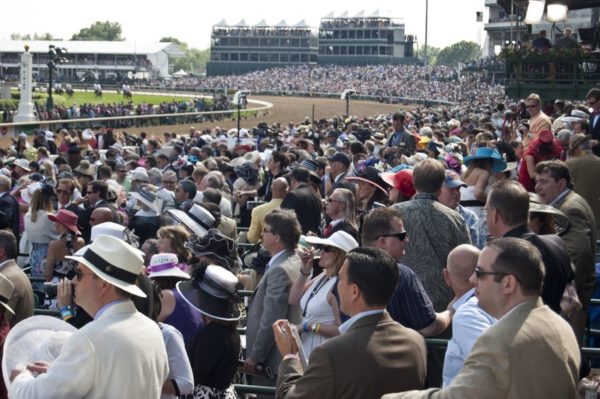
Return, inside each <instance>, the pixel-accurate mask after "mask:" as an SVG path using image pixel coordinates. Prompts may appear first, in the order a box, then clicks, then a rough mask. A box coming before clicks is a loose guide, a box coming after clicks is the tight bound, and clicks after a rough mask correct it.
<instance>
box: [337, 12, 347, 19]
mask: <svg viewBox="0 0 600 399" xmlns="http://www.w3.org/2000/svg"><path fill="white" fill-rule="evenodd" d="M338 18H348V11H344V12H343V13H341V14H340V15H338Z"/></svg>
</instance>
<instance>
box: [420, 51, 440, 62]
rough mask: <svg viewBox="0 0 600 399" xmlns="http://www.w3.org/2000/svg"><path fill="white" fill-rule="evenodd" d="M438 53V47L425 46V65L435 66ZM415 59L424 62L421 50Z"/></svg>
mask: <svg viewBox="0 0 600 399" xmlns="http://www.w3.org/2000/svg"><path fill="white" fill-rule="evenodd" d="M439 53H440V48H439V47H433V46H427V65H435V64H436V62H437V57H438V54H439ZM417 58H419V59H420V60H421V61H423V62H425V53H424V51H423V48H421V51H419V56H418V57H417Z"/></svg>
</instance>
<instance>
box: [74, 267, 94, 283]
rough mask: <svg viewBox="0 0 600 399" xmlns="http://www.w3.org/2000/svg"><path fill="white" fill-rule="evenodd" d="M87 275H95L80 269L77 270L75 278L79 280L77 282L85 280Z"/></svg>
mask: <svg viewBox="0 0 600 399" xmlns="http://www.w3.org/2000/svg"><path fill="white" fill-rule="evenodd" d="M86 274H94V273H84V272H83V271H82V270H81V269H80V268H76V269H75V278H77V281H81V280H83V276H85V275H86Z"/></svg>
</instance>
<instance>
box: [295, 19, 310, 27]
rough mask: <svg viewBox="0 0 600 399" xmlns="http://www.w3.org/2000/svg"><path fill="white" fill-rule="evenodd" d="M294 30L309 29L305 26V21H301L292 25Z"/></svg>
mask: <svg viewBox="0 0 600 399" xmlns="http://www.w3.org/2000/svg"><path fill="white" fill-rule="evenodd" d="M294 28H310V26H308V25H307V23H306V21H305V20H302V21H300V22H298V23H297V24H296V25H294Z"/></svg>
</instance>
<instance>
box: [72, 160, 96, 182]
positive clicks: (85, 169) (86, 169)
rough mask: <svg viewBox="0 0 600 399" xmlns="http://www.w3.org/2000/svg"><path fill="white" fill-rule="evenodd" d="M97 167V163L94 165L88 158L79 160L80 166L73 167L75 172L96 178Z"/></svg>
mask: <svg viewBox="0 0 600 399" xmlns="http://www.w3.org/2000/svg"><path fill="white" fill-rule="evenodd" d="M97 168H98V167H97V166H96V165H94V164H93V163H92V164H91V163H90V161H88V160H87V159H83V160H81V162H79V166H78V167H76V168H75V169H73V172H76V173H79V174H80V175H84V176H89V177H91V178H95V177H96V172H97Z"/></svg>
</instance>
